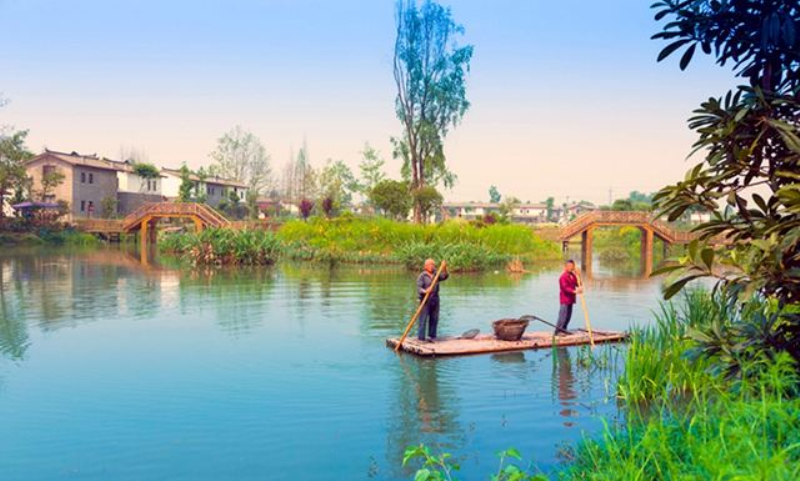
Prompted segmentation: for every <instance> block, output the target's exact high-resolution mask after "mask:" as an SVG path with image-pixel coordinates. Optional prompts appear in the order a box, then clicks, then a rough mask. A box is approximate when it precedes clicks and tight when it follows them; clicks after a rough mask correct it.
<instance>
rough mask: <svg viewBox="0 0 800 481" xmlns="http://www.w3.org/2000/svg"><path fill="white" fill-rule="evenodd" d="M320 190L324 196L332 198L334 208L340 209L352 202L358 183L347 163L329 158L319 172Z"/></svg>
mask: <svg viewBox="0 0 800 481" xmlns="http://www.w3.org/2000/svg"><path fill="white" fill-rule="evenodd" d="M319 190H320V195H321V196H322V197H323V198H327V199H331V201H332V202H333V208H334V209H339V208H341V207H342V206H344V205H349V204H350V203H351V201H352V200H353V192H355V191H357V190H358V183H357V182H356V179H355V176H353V171H351V170H350V167H348V166H347V164H345V163H344V162H343V161H341V160H337V161H332V160H328V162H327V164H325V167H323V169H322V171H321V172H320V174H319Z"/></svg>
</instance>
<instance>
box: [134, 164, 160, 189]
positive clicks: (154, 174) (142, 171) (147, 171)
mask: <svg viewBox="0 0 800 481" xmlns="http://www.w3.org/2000/svg"><path fill="white" fill-rule="evenodd" d="M133 172H134V173H135V174H136V175H137V176H138V177H139V179H141V184H140V186H139V191H140V192H144V190H145V187H146V185H147V181H148V180H156V179H158V178H159V177H161V171H160V170H158V167H156V166H155V165H153V164H150V163H147V162H136V163H134V164H133Z"/></svg>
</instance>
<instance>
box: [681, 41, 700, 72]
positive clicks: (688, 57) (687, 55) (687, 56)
mask: <svg viewBox="0 0 800 481" xmlns="http://www.w3.org/2000/svg"><path fill="white" fill-rule="evenodd" d="M696 48H697V44H694V45H692V46H691V47H689V48H687V49H686V51H685V52H684V53H683V57H681V64H680V67H681V70H686V67H688V66H689V62H691V61H692V57H693V56H694V51H695V49H696Z"/></svg>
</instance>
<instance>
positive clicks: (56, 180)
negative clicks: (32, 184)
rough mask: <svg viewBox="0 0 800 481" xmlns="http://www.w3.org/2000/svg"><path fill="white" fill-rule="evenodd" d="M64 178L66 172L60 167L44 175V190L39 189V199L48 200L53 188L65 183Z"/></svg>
mask: <svg viewBox="0 0 800 481" xmlns="http://www.w3.org/2000/svg"><path fill="white" fill-rule="evenodd" d="M64 178H65V176H64V173H63V172H61V169H58V168H54V169H53V170H51V171H49V172H47V173H46V174H44V175H42V190H41V191H39V200H41V201H42V202H47V200H48V197H50V195H51V194H52V192H53V190H55V188H56V187H58V186H59V185H61V184H62V183H64Z"/></svg>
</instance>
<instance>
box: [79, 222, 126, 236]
mask: <svg viewBox="0 0 800 481" xmlns="http://www.w3.org/2000/svg"><path fill="white" fill-rule="evenodd" d="M72 224H73V225H74V226H75V227H76V228H77V229H78V230H81V231H83V232H89V233H102V234H105V233H115V234H117V233H121V232H122V221H121V220H119V219H75V220H73V221H72Z"/></svg>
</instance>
